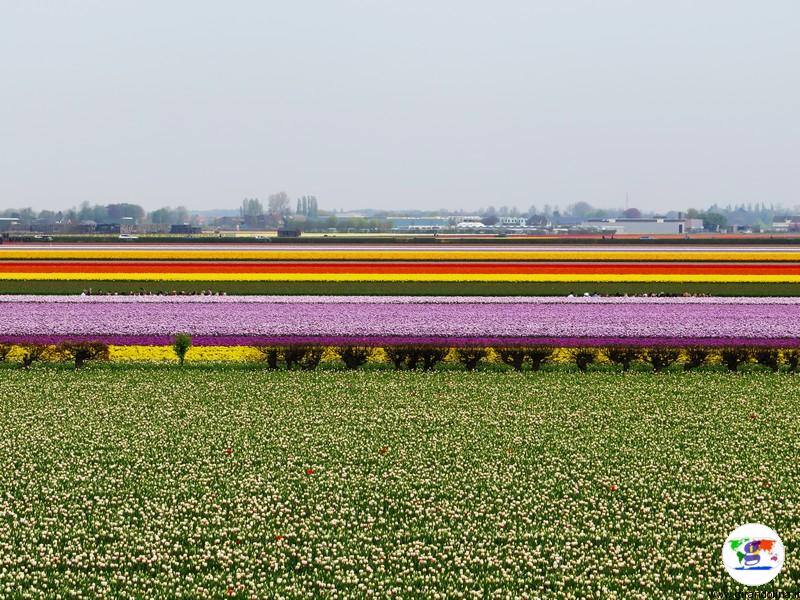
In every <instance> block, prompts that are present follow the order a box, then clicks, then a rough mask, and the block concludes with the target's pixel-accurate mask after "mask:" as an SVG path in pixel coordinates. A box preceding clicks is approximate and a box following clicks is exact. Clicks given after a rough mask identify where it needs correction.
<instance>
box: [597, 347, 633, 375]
mask: <svg viewBox="0 0 800 600" xmlns="http://www.w3.org/2000/svg"><path fill="white" fill-rule="evenodd" d="M606 356H607V357H608V360H610V361H611V362H613V363H614V364H617V365H620V366H622V370H623V371H627V370H628V369H630V367H631V363H632V362H634V361H637V360H640V359H641V357H642V351H641V349H640V348H627V347H621V346H615V347H611V348H607V349H606Z"/></svg>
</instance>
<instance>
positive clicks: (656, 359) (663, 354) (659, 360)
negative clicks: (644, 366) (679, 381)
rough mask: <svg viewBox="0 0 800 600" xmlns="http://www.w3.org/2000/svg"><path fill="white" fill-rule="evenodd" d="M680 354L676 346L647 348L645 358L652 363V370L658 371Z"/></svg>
mask: <svg viewBox="0 0 800 600" xmlns="http://www.w3.org/2000/svg"><path fill="white" fill-rule="evenodd" d="M679 356H680V351H679V350H678V349H676V348H648V349H647V360H648V361H650V364H651V365H653V371H655V372H656V373H660V372H661V371H663V370H664V369H666V368H667V367H668V366H670V365H671V364H672V363H674V362H675V361H676V360H678V357H679Z"/></svg>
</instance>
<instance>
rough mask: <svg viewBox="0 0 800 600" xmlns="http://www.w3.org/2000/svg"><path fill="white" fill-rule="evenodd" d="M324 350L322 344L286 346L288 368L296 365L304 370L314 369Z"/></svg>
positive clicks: (285, 357) (284, 352) (285, 354)
mask: <svg viewBox="0 0 800 600" xmlns="http://www.w3.org/2000/svg"><path fill="white" fill-rule="evenodd" d="M323 351H324V348H323V347H322V346H286V347H285V348H284V351H283V357H284V359H285V360H286V368H287V369H291V368H292V367H295V366H296V367H299V368H301V369H303V370H304V371H313V370H314V369H316V368H317V365H319V361H320V360H321V359H322V353H323Z"/></svg>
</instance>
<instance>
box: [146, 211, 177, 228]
mask: <svg viewBox="0 0 800 600" xmlns="http://www.w3.org/2000/svg"><path fill="white" fill-rule="evenodd" d="M147 218H148V219H149V220H150V222H151V223H156V224H166V225H172V224H174V223H177V222H178V221H177V218H176V212H175V211H174V210H172V209H171V208H169V207H168V206H165V207H163V208H158V209H156V210H154V211H152V212H151V213H150V214H148V215H147Z"/></svg>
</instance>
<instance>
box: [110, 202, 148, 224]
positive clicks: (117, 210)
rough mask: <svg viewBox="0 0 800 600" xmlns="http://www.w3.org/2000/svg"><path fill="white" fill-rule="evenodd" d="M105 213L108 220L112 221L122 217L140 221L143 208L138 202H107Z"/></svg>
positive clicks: (117, 220)
mask: <svg viewBox="0 0 800 600" xmlns="http://www.w3.org/2000/svg"><path fill="white" fill-rule="evenodd" d="M105 209H106V214H107V216H108V220H109V221H112V222H114V223H118V222H120V221H121V220H122V219H126V218H128V219H131V218H132V219H136V220H137V221H141V220H142V219H144V215H145V212H144V209H143V208H142V207H141V206H139V205H138V204H129V203H127V202H121V203H119V204H108V205H107V206H106V207H105Z"/></svg>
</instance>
